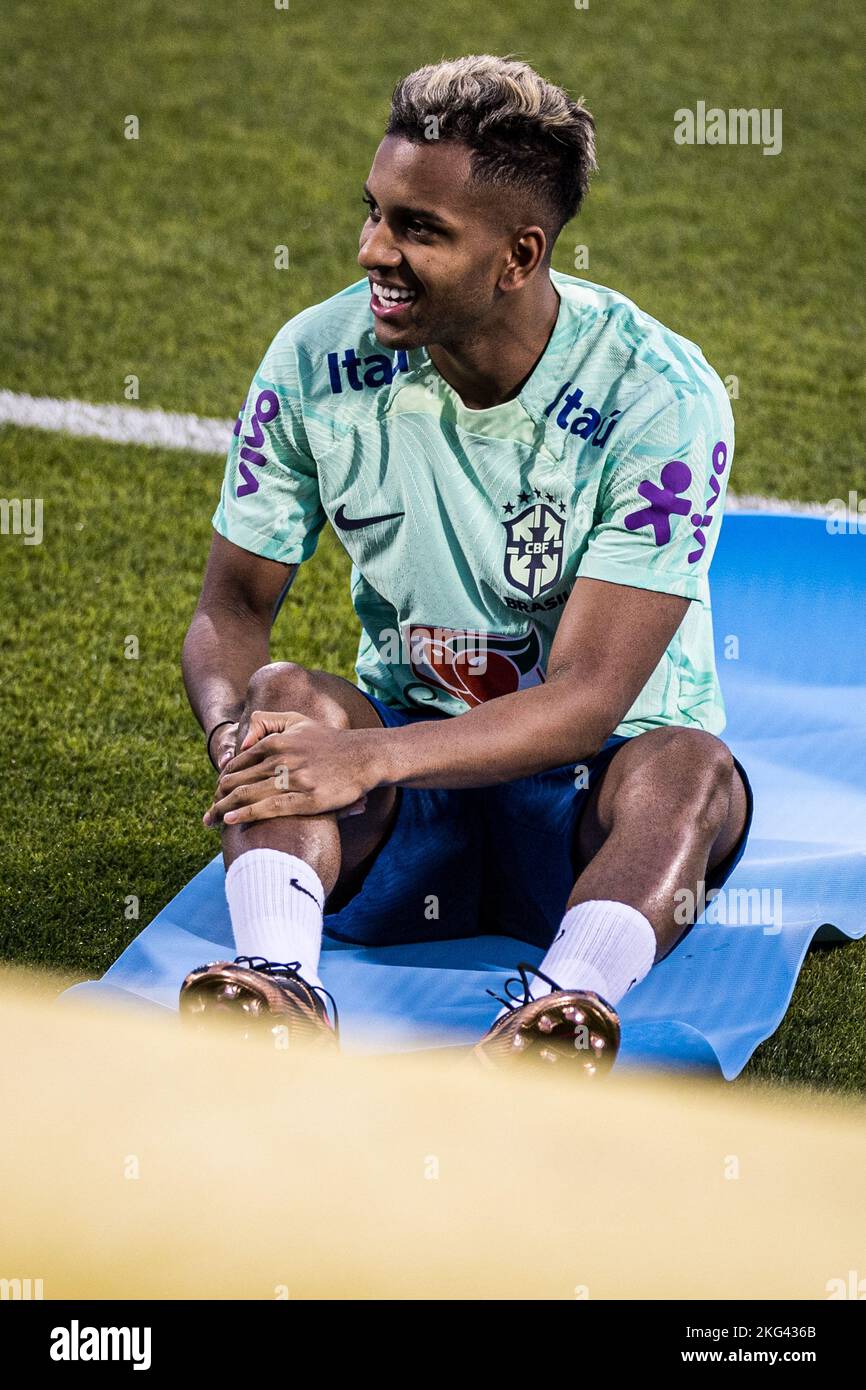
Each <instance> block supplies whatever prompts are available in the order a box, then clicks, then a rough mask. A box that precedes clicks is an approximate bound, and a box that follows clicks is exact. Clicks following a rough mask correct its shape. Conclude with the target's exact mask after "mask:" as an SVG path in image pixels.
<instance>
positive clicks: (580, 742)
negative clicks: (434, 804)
mask: <svg viewBox="0 0 866 1390" xmlns="http://www.w3.org/2000/svg"><path fill="white" fill-rule="evenodd" d="M689 602H690V600H689V599H685V598H680V597H679V596H678V595H676V594H664V593H656V592H654V591H652V590H648V589H632V588H629V587H626V586H625V585H621V584H609V583H606V582H605V581H604V580H598V579H578V580H577V582H576V584H575V586H574V590H573V592H572V594H571V596H570V598H569V600H568V603H567V604H566V606H565V610H564V612H563V615H562V618H561V620H560V623H559V627H558V629H557V632H556V637H555V639H554V642H553V646H552V649H551V653H550V661H549V663H548V674H547V681H546V682H545V684H544V685H540V686H534V687H532V688H531V689H529V690H521V691H517V692H516V693H515V694H512V695H503V696H500V697H499V698H498V699H496V700H490V701H488V702H487V703H486V704H483V705H478V706H476V707H475V708H474V709H472V710H469V711H468V712H467V713H466V714H461V715H458V716H456V717H455V718H452V719H447V720H431V721H429V722H424V723H417V724H410V725H406V726H405V727H403V728H400V729H393V730H387V731H385V734H384V736H380V735H377V734H375V733H374V734H373V735H372V737H373V739H376V738H377V737H378V739H379V747H378V749H377V751H376V757H377V759H378V761H379V762H380V765H381V772H382V780H383V781H384V782H385V783H387V784H396V783H399V784H400V785H402V786H407V787H478V786H487V785H490V784H492V783H496V782H508V781H511V780H512V779H513V778H515V777H526V776H530V775H531V774H533V773H536V772H541V771H544V770H545V769H547V768H552V767H559V766H561V765H564V764H566V763H571V762H574V763H578V762H584V761H586V759H587V758H590V757H591V756H592V755H593V754H594V753H596V752H598V750H599V749H600V748H601V746H602V745H603V744H604V742H605V740H606V739H608V738H609V737H610V735H611V733H612V732H613V730H614V729H615V728H616V726H617V724H619V723H620V721H621V720H622V718H623V717H624V715H625V714H626V712H627V711H628V710H629V709H630V708H631V706H632V705H633V703H634V701H635V700H636V699H637V697H638V695H639V694H640V692H641V690H642V689H643V687H644V686H645V685H646V682H647V681H648V680H649V678H650V676H651V675H652V673H653V671H654V670H655V668H656V666H657V665H658V663H659V661H660V660H661V658H662V656H663V654H664V651H665V648H666V647H667V646H668V643H669V642H670V641H671V639H672V637H673V636H674V634H675V633H676V630H677V628H678V627H679V625H680V623H681V622H682V619H683V617H684V616H685V612H686V609H687V608H688V606H689Z"/></svg>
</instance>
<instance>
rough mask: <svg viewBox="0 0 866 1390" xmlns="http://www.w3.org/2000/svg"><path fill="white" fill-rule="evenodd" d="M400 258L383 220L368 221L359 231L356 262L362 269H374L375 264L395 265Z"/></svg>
mask: <svg viewBox="0 0 866 1390" xmlns="http://www.w3.org/2000/svg"><path fill="white" fill-rule="evenodd" d="M400 260H401V256H400V252H399V251H398V250H397V247H396V246H395V245H394V243H393V241H392V240H391V235H390V233H389V232H388V230H387V228H386V226H385V224H384V222H374V223H370V224H369V225H368V226H367V227H365V228H364V231H363V232H362V233H361V249H360V250H359V252H358V264H359V265H360V266H363V268H364V270H375V269H376V268H377V266H396V265H399V263H400Z"/></svg>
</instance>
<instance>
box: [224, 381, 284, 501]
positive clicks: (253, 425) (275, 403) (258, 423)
mask: <svg viewBox="0 0 866 1390" xmlns="http://www.w3.org/2000/svg"><path fill="white" fill-rule="evenodd" d="M244 406H246V401H245V402H244ZM244 406H242V407H241V413H240V415H239V416H238V421H237V424H236V425H235V428H234V432H235V434H236V435H240V432H241V429H242V428H243V411H244ZM279 413H280V402H279V400H278V399H277V396H276V393H275V392H274V391H260V392H259V394H258V396H257V398H256V406H255V410H254V411H253V417H252V419H251V421H250V432H249V434H245V435H244V437H243V445H242V447H241V451H240V460H239V462H238V472H239V473H240V475H241V477H242V478H243V482H242V483H239V484H238V486H237V488H236V489H235V496H236V497H249V496H251V494H252V493H254V492H258V490H259V480H258V478H257V477H256V475H255V474H254V473H251V472H250V470H249V468H248V467H247V465H248V464H252V465H253V467H254V468H263V467H264V466H265V464H266V463H267V458H266V457H265V455H264V454H263V453H261V452H260V449H261V446H262V444H264V442H265V432H264V430H263V428H262V426H263V425H269V424H270V423H271V421H272V420H275V419H276V417H277V416H278V415H279Z"/></svg>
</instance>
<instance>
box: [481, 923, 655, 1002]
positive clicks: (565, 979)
mask: <svg viewBox="0 0 866 1390" xmlns="http://www.w3.org/2000/svg"><path fill="white" fill-rule="evenodd" d="M655 953H656V937H655V932H654V931H653V929H652V927H651V925H650V923H649V920H648V918H646V917H645V916H644V915H643V913H642V912H638V910H637V908H636V907H629V906H628V904H627V903H617V902H603V901H598V900H593V901H592V902H587V903H578V904H577V906H576V907H570V908H569V909H568V911H567V912H566V914H565V916H564V917H563V919H562V925H561V926H560V928H559V931H558V932H557V934H556V936H555V938H554V940H553V944H552V946H551V947H550V949H549V950H548V952H547V955H546V956H545V957H544V960H543V961H542V962H541V964H540V966H539V967H538V968H539V970H543V971H544V973H545V975H549V976H550V978H551V979H552V980H555V981H556V983H557V984H558V985H559V987H560V989H591V990H594V992H595V993H596V994H600V995H601V997H602V999H605V1000H607V1002H608V1004H614V1005H616V1004H618V1003H619V1001H620V999H622V997H623V995H624V994H627V993H628V991H629V990H630V989H631V988H632V986H633V985H636V984H639V982H640V981H641V980H642V979H643V978H644V976H645V975H648V974H649V971H650V969H651V967H652V963H653V961H654V959H655ZM529 978H530V993H531V995H532V998H533V999H539V998H540V997H541V996H542V995H543V994H549V993H550V985H548V984H545V982H544V980H539V979H538V977H537V976H535V975H531V976H530V977H529ZM503 1012H504V1010H503Z"/></svg>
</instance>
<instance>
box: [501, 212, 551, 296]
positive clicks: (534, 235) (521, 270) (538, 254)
mask: <svg viewBox="0 0 866 1390" xmlns="http://www.w3.org/2000/svg"><path fill="white" fill-rule="evenodd" d="M546 254H547V236H546V234H545V231H544V228H543V227H539V226H531V227H521V228H520V229H519V231H518V233H517V236H516V237H515V239H514V242H513V244H512V250H511V256H510V257H509V260H508V264H507V265H506V267H505V270H504V271H503V272H502V275H501V276H500V279H499V288H500V289H501V290H504V291H505V292H506V293H509V292H510V291H512V290H519V289H522V288H523V286H524V285H525V284H526V282H527V281H528V280H529V279H531V277H532V276H533V275H534V274H535V272H536V270H537V269H538V267H539V266H540V265H541V264H542V262H543V260H544V257H545V256H546Z"/></svg>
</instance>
